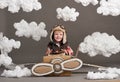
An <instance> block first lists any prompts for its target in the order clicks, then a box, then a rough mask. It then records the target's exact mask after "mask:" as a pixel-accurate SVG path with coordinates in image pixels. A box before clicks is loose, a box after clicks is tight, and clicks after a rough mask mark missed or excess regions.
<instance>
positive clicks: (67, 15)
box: [56, 6, 79, 21]
mask: <svg viewBox="0 0 120 82" xmlns="http://www.w3.org/2000/svg"><path fill="white" fill-rule="evenodd" d="M56 12H57V18H58V19H63V20H64V21H76V20H77V17H78V16H79V12H76V9H75V8H70V7H68V6H65V7H64V8H63V9H62V8H57V9H56Z"/></svg>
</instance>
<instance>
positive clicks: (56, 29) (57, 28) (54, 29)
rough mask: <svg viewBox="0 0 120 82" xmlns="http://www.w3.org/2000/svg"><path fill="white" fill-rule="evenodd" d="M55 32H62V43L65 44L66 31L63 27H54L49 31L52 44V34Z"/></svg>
mask: <svg viewBox="0 0 120 82" xmlns="http://www.w3.org/2000/svg"><path fill="white" fill-rule="evenodd" d="M55 31H62V32H63V34H64V35H63V40H62V43H63V44H65V43H66V42H67V36H66V30H65V28H64V26H63V25H55V26H54V28H53V29H52V30H51V33H50V40H51V41H52V42H53V41H54V38H53V37H54V32H55Z"/></svg>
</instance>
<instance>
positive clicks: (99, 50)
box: [79, 32, 120, 57]
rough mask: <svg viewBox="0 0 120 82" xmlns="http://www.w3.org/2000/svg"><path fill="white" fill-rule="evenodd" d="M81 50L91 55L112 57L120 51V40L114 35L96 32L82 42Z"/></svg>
mask: <svg viewBox="0 0 120 82" xmlns="http://www.w3.org/2000/svg"><path fill="white" fill-rule="evenodd" d="M79 50H80V51H81V52H83V53H88V54H89V55H90V56H96V55H103V56H105V57H110V56H111V55H112V54H116V53H118V52H120V41H119V40H117V39H116V38H115V36H114V35H111V36H110V35H108V34H107V33H100V32H94V33H93V34H92V35H88V36H86V37H85V39H84V42H81V43H80V48H79Z"/></svg>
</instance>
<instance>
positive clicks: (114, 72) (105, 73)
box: [87, 67, 120, 79]
mask: <svg viewBox="0 0 120 82" xmlns="http://www.w3.org/2000/svg"><path fill="white" fill-rule="evenodd" d="M119 76H120V69H118V68H110V67H109V68H107V69H105V70H102V71H100V72H88V74H87V79H116V78H118V77H119Z"/></svg>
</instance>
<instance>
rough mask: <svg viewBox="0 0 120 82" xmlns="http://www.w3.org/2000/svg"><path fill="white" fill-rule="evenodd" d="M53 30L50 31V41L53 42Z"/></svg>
mask: <svg viewBox="0 0 120 82" xmlns="http://www.w3.org/2000/svg"><path fill="white" fill-rule="evenodd" d="M52 37H53V31H51V33H50V41H52V42H53V38H52Z"/></svg>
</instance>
